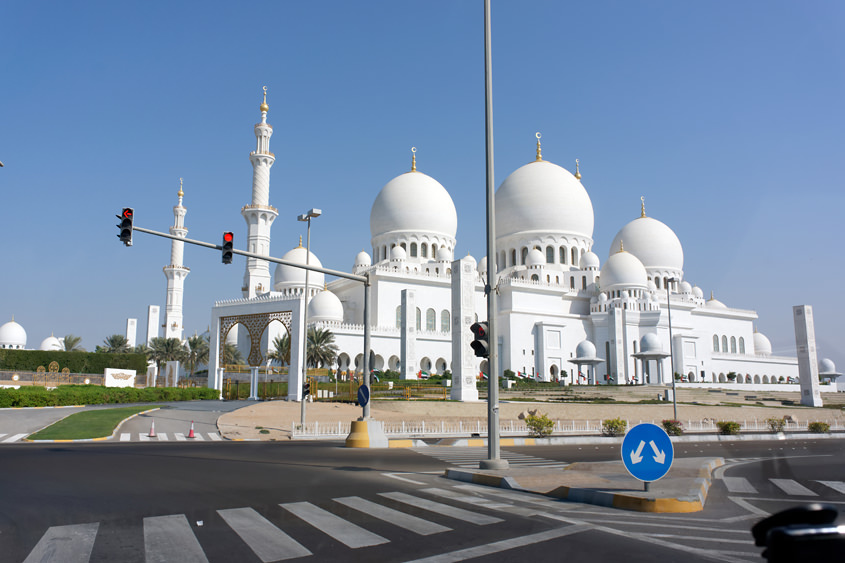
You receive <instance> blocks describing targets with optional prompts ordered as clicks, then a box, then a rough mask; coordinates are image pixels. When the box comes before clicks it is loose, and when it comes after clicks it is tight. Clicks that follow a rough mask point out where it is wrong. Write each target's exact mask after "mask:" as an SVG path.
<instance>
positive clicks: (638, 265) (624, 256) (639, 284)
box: [599, 250, 648, 291]
mask: <svg viewBox="0 0 845 563" xmlns="http://www.w3.org/2000/svg"><path fill="white" fill-rule="evenodd" d="M599 281H600V285H601V290H602V291H613V290H616V289H628V288H639V289H647V288H648V274H646V271H645V268H644V267H643V264H642V262H640V261H639V260H638V259H637V257H636V256H634V255H633V254H631V253H630V252H628V251H625V250H620V251H619V252H617V253H616V254H613V255H611V256H610V258H608V259H607V262H605V263H604V266H602V267H601V272H600V274H599Z"/></svg>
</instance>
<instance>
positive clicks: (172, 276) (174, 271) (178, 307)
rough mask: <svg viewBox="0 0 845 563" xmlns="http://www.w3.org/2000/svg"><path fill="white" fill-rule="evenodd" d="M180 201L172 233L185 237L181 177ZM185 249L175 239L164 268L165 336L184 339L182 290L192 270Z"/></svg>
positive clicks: (180, 183) (183, 244) (182, 243)
mask: <svg viewBox="0 0 845 563" xmlns="http://www.w3.org/2000/svg"><path fill="white" fill-rule="evenodd" d="M177 195H178V196H179V203H178V204H176V206H175V207H174V208H173V217H174V220H173V226H172V227H170V234H171V235H173V236H175V237H180V238H185V236H187V234H188V229H186V228H185V214H186V213H187V212H188V210H187V209H185V208H184V207H183V206H182V197H183V196H184V195H185V193H184V192H183V191H182V178H179V193H178V194H177ZM184 250H185V243H184V242H182V241H181V240H173V241H171V245H170V265H169V266H165V267H164V268H162V270H164V276H165V277H166V278H167V304H166V305H165V308H164V337H165V338H178V339H179V340H182V332H183V330H184V329H183V327H182V291H183V287H184V284H185V278H187V277H188V274H189V273H190V272H191V270H190V268H186V267H185V266H183V265H182V254H183V253H184Z"/></svg>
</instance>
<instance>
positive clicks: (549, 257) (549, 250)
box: [546, 246, 555, 264]
mask: <svg viewBox="0 0 845 563" xmlns="http://www.w3.org/2000/svg"><path fill="white" fill-rule="evenodd" d="M554 263H555V249H554V247H552V246H547V247H546V264H554Z"/></svg>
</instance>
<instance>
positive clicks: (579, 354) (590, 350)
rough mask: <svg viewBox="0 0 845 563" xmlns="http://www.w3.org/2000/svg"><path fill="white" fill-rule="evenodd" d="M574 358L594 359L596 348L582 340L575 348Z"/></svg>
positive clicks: (587, 341)
mask: <svg viewBox="0 0 845 563" xmlns="http://www.w3.org/2000/svg"><path fill="white" fill-rule="evenodd" d="M575 357H576V358H578V359H579V360H592V359H595V357H596V346H595V344H593V343H592V342H590V341H589V340H582V341H581V342H579V343H578V346H576V347H575Z"/></svg>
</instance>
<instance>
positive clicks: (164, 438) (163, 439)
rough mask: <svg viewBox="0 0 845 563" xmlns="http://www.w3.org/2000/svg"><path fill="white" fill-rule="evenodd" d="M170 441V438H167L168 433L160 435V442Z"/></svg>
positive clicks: (160, 433)
mask: <svg viewBox="0 0 845 563" xmlns="http://www.w3.org/2000/svg"><path fill="white" fill-rule="evenodd" d="M168 440H170V438H168V437H167V433H166V432H159V433H158V441H159V442H167V441H168Z"/></svg>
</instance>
